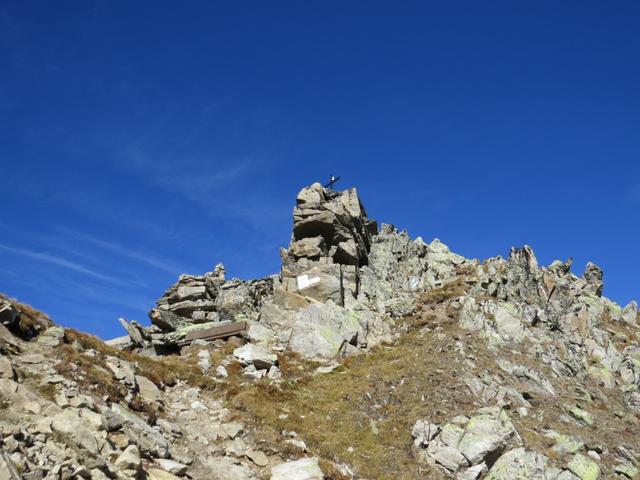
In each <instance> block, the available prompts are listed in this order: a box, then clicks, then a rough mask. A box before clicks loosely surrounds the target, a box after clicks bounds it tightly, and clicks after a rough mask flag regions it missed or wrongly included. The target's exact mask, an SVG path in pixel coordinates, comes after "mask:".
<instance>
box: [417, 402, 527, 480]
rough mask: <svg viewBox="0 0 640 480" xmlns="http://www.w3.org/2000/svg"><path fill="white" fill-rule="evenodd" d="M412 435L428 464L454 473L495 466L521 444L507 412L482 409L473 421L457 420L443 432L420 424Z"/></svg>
mask: <svg viewBox="0 0 640 480" xmlns="http://www.w3.org/2000/svg"><path fill="white" fill-rule="evenodd" d="M412 435H413V438H414V440H415V446H416V447H418V448H419V449H426V451H425V457H426V460H427V462H429V463H432V464H434V465H439V466H440V467H442V468H444V469H445V470H447V471H449V472H452V473H456V472H458V471H464V470H467V469H469V468H470V467H475V466H478V465H481V464H489V465H492V464H493V463H494V462H495V460H496V459H497V458H498V457H499V456H500V455H501V454H502V452H504V451H505V450H507V449H508V448H509V447H512V446H516V445H518V444H520V442H521V440H520V437H519V435H518V432H516V430H515V428H514V426H513V424H512V423H511V420H510V419H509V416H508V415H507V413H506V411H503V410H501V409H500V408H499V407H491V408H485V409H481V410H480V411H479V412H478V414H477V415H475V416H473V417H471V418H468V417H460V418H456V419H455V422H454V421H452V422H450V423H447V424H445V425H444V426H442V428H438V427H437V426H436V425H433V424H431V423H429V422H428V421H424V420H419V421H418V422H416V424H415V426H414V428H413V432H412ZM429 437H431V438H429ZM479 470H482V468H480V469H479ZM471 473H473V471H472V472H470V473H468V475H471Z"/></svg>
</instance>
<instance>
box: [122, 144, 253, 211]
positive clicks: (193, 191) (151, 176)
mask: <svg viewBox="0 0 640 480" xmlns="http://www.w3.org/2000/svg"><path fill="white" fill-rule="evenodd" d="M118 159H119V164H120V165H121V167H123V168H124V169H126V170H129V171H132V172H134V173H137V174H140V175H143V176H144V178H146V179H148V180H150V181H151V182H152V183H153V184H154V185H156V186H158V187H161V188H164V189H166V190H169V191H171V192H174V193H177V194H179V195H181V196H183V197H185V198H187V199H189V200H192V201H194V202H197V203H202V202H203V201H208V199H209V198H210V197H211V196H213V195H216V194H219V193H220V191H221V190H223V189H225V188H227V187H229V186H231V185H232V184H233V182H235V181H237V180H238V179H240V178H241V177H243V176H244V175H246V174H248V173H250V167H251V162H250V161H248V160H246V159H244V160H238V161H234V162H233V163H231V164H224V165H223V166H221V167H218V168H217V169H215V170H213V171H212V170H211V168H210V167H205V166H203V165H204V163H203V162H202V160H201V159H200V161H192V162H189V161H181V162H176V161H175V160H172V161H171V162H167V161H163V160H162V159H161V158H157V157H155V156H153V155H152V154H150V153H149V151H148V150H147V149H145V148H144V147H142V146H141V145H138V144H131V145H129V146H127V147H126V148H124V149H123V150H121V151H120V152H119V154H118ZM207 163H208V164H209V165H210V164H213V163H214V162H213V161H211V162H207ZM217 164H218V165H219V162H218V163H217Z"/></svg>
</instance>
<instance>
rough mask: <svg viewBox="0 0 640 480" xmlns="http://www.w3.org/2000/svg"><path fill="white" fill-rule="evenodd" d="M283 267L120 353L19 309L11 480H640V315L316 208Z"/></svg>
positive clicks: (196, 289)
mask: <svg viewBox="0 0 640 480" xmlns="http://www.w3.org/2000/svg"><path fill="white" fill-rule="evenodd" d="M280 256H281V259H282V268H281V270H280V272H278V273H277V274H274V275H272V276H270V277H267V278H263V279H257V280H250V281H245V280H239V279H227V275H226V272H225V269H224V266H223V265H221V264H218V265H217V266H215V268H214V269H213V270H212V271H211V272H207V273H205V274H203V275H187V274H184V275H181V276H180V277H179V279H178V281H177V282H176V283H175V284H174V285H172V286H170V287H169V288H168V289H167V290H166V292H165V293H164V294H163V295H162V296H161V297H160V298H159V299H158V301H157V302H156V304H155V305H154V306H153V308H151V310H150V312H149V318H150V325H149V326H145V325H143V324H141V323H139V322H136V321H126V320H124V319H120V322H121V324H122V326H123V327H124V328H125V330H126V333H127V334H126V335H125V336H124V337H120V338H117V339H113V340H110V341H108V342H102V341H100V340H99V339H97V338H95V337H91V336H89V335H86V334H83V333H80V332H76V331H74V330H72V329H65V328H62V327H60V326H56V325H54V324H53V322H52V321H51V320H50V319H49V318H48V317H46V315H44V314H41V313H40V312H37V311H36V310H34V309H32V308H30V307H28V306H27V305H24V304H21V303H19V302H17V301H15V300H11V299H9V298H7V297H1V298H0V354H1V355H0V480H9V479H10V480H17V479H21V478H23V479H29V480H40V479H56V480H59V479H65V480H67V479H77V480H79V479H81V478H82V479H99V480H101V479H123V480H124V479H145V478H146V479H151V480H165V479H168V480H173V479H176V478H192V479H219V480H230V479H238V480H243V479H245V480H251V479H271V480H284V479H288V480H320V479H334V480H338V479H340V480H343V479H422V478H424V479H445V478H454V479H460V480H478V479H491V480H513V479H521V480H525V479H534V480H536V479H539V480H598V479H609V478H611V479H638V478H640V429H639V427H640V344H639V342H640V339H639V334H640V316H639V313H638V307H637V304H636V303H635V302H631V303H630V304H628V305H627V306H625V307H624V308H622V307H620V306H619V305H617V304H615V303H614V302H612V301H611V300H609V299H607V298H605V297H603V296H602V294H603V285H604V284H603V278H604V275H603V272H602V270H601V269H600V268H599V267H598V266H596V265H595V264H593V263H589V264H588V265H587V266H586V268H585V270H584V273H583V274H582V275H580V276H578V275H576V274H574V273H573V272H572V270H571V267H572V265H571V262H570V261H566V262H563V261H555V262H553V263H552V264H551V265H549V266H548V267H543V266H540V265H539V264H538V262H537V260H536V257H535V254H534V252H533V250H532V249H531V248H530V247H528V246H524V247H521V248H513V249H511V251H510V252H509V255H508V256H507V257H506V258H502V257H499V256H498V257H494V258H489V259H487V260H484V261H479V260H474V259H467V258H464V257H463V256H461V255H457V254H455V253H453V252H451V251H450V250H449V248H448V247H447V246H446V245H444V244H443V243H442V242H440V241H439V240H437V239H435V240H433V241H431V242H430V243H425V242H424V241H423V240H422V238H417V239H412V238H410V237H409V235H408V234H407V233H406V232H404V231H399V230H398V229H396V228H395V227H393V226H392V225H387V224H382V225H381V226H380V227H379V226H378V223H377V222H376V221H374V220H372V219H369V218H368V216H367V212H366V210H365V208H364V206H363V204H362V202H361V200H360V198H359V197H358V194H357V192H356V190H355V189H349V190H346V191H343V192H337V191H334V190H331V189H327V188H323V187H322V186H321V185H320V184H314V185H311V186H309V187H307V188H304V189H303V190H301V191H300V193H299V194H298V196H297V198H296V205H295V207H294V210H293V233H292V238H291V242H290V244H289V246H288V248H286V249H282V250H281V252H280Z"/></svg>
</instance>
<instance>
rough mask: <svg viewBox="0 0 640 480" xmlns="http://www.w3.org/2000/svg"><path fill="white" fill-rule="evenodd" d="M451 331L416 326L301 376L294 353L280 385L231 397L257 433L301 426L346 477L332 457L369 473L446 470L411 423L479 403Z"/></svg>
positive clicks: (393, 475) (391, 475) (398, 475)
mask: <svg viewBox="0 0 640 480" xmlns="http://www.w3.org/2000/svg"><path fill="white" fill-rule="evenodd" d="M444 328H452V327H451V326H450V325H449V326H447V327H444ZM441 330H444V329H443V328H442V327H441ZM452 332H453V330H450V331H449V332H448V334H447V337H448V338H447V339H446V340H444V341H443V340H438V339H437V338H436V337H435V336H434V335H433V334H431V333H429V332H426V331H423V332H419V333H416V332H412V333H411V334H408V335H405V336H403V337H402V338H401V339H400V340H399V341H398V342H397V343H396V344H395V345H394V346H393V347H389V346H379V347H375V348H373V349H372V350H371V352H370V353H369V354H368V355H360V356H356V357H351V358H349V359H347V360H346V362H345V363H344V365H343V366H342V367H341V368H339V369H337V370H335V371H334V372H332V373H330V374H325V375H311V374H310V373H309V372H312V371H313V369H309V368H305V370H304V371H305V372H306V374H305V375H304V377H302V376H300V373H299V372H300V370H299V369H298V368H297V366H296V365H295V360H291V361H292V363H294V364H293V365H290V367H292V368H291V370H292V371H293V372H296V377H294V378H292V379H289V380H288V381H284V382H283V383H282V384H281V385H280V386H275V385H272V384H269V383H267V382H258V383H255V384H252V385H250V386H246V387H245V388H244V389H242V391H241V392H240V393H239V394H238V395H236V396H235V398H234V399H233V401H232V402H231V404H232V406H233V407H235V408H236V409H238V410H239V411H240V412H241V413H242V414H243V415H244V417H245V420H246V421H249V422H253V424H254V426H255V427H256V429H257V432H256V438H261V437H260V435H261V434H263V435H265V433H264V432H265V431H266V432H282V431H283V430H286V431H295V432H297V433H298V434H299V435H300V437H301V438H303V439H304V440H305V442H306V443H307V445H308V446H309V448H310V449H311V451H312V452H313V454H314V455H318V456H320V457H321V458H323V459H325V460H324V461H323V468H324V469H325V470H324V472H325V474H327V475H329V478H335V479H340V480H342V478H344V477H343V476H341V474H340V472H339V470H337V469H336V468H335V466H330V465H331V463H332V462H335V463H338V464H340V463H346V464H347V465H349V466H351V467H352V468H354V469H355V470H356V473H357V475H358V477H362V478H371V479H381V480H384V479H394V480H397V479H414V478H432V479H438V478H444V477H443V476H442V474H441V472H439V471H437V470H435V469H431V468H430V467H428V466H424V465H420V464H418V463H417V462H416V460H415V459H414V456H413V453H412V448H411V445H412V439H411V429H412V427H413V424H414V423H415V421H416V420H417V419H419V418H424V417H428V418H430V419H432V420H433V421H445V420H447V419H449V418H450V417H451V416H453V415H454V414H457V413H459V412H461V411H465V410H468V409H472V408H473V398H471V396H470V394H469V392H468V389H467V388H466V387H464V386H463V385H461V384H460V383H459V382H458V380H459V379H460V378H459V377H460V375H459V372H458V371H457V366H458V364H459V361H458V359H457V357H456V354H455V352H454V351H453V347H452V343H451V342H452V341H453V338H454V334H453V333H452ZM454 359H455V361H454ZM372 423H375V426H376V428H377V429H378V433H375V432H374V430H373V428H372ZM266 435H267V436H268V434H266ZM274 444H275V445H281V446H282V449H281V450H280V452H279V453H280V454H281V455H283V456H285V457H286V456H287V455H288V454H290V453H292V452H289V451H288V446H287V445H286V444H284V445H283V443H282V441H280V442H275V443H274ZM298 455H300V453H298ZM294 456H295V454H294Z"/></svg>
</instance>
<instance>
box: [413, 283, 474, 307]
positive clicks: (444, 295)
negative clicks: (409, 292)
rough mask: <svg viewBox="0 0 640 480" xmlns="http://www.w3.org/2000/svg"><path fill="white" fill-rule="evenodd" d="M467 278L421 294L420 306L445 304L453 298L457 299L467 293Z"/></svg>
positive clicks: (419, 298)
mask: <svg viewBox="0 0 640 480" xmlns="http://www.w3.org/2000/svg"><path fill="white" fill-rule="evenodd" d="M467 289H468V286H467V284H466V277H464V276H460V277H457V278H456V279H455V280H454V281H452V282H449V283H447V284H445V285H443V286H442V287H439V288H433V289H431V290H427V291H426V292H424V293H421V294H420V296H419V297H418V305H423V306H424V305H434V304H438V303H442V302H445V301H446V300H450V299H452V298H457V297H460V296H462V295H464V294H465V293H466V292H467Z"/></svg>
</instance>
